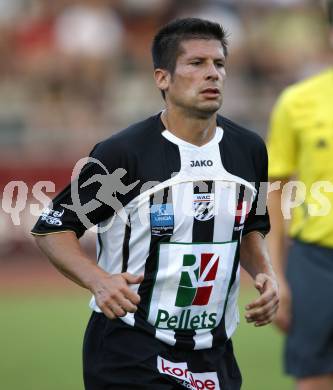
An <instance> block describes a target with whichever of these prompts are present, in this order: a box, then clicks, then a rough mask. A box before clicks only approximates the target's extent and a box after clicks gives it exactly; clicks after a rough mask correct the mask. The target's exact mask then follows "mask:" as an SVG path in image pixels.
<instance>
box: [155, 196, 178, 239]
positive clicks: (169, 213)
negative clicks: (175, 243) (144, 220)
mask: <svg viewBox="0 0 333 390" xmlns="http://www.w3.org/2000/svg"><path fill="white" fill-rule="evenodd" d="M150 223H151V231H152V234H153V235H155V236H164V235H167V236H171V235H172V233H173V227H174V214H173V207H172V204H171V203H162V204H153V205H152V206H151V208H150Z"/></svg>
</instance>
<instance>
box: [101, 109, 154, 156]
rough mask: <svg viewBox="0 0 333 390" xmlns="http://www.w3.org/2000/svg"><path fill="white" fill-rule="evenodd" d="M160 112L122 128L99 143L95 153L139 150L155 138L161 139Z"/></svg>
mask: <svg viewBox="0 0 333 390" xmlns="http://www.w3.org/2000/svg"><path fill="white" fill-rule="evenodd" d="M159 127H160V121H159V114H156V115H154V116H151V117H149V118H147V119H145V120H143V121H140V122H137V123H134V124H132V125H130V126H129V127H127V128H125V129H123V130H120V131H119V132H117V133H116V134H114V135H112V136H111V137H109V138H107V139H105V140H104V141H102V142H100V143H98V144H97V145H96V146H95V148H94V150H93V152H94V154H102V155H104V154H109V153H115V154H116V155H118V154H119V153H125V152H126V153H128V152H133V151H135V150H138V149H140V148H142V147H144V146H145V145H147V144H148V142H147V140H149V144H151V143H152V142H153V141H154V139H159V138H160V135H161V130H160V128H159Z"/></svg>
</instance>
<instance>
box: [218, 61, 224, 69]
mask: <svg viewBox="0 0 333 390" xmlns="http://www.w3.org/2000/svg"><path fill="white" fill-rule="evenodd" d="M216 66H217V67H218V68H224V63H223V62H218V63H217V64H216Z"/></svg>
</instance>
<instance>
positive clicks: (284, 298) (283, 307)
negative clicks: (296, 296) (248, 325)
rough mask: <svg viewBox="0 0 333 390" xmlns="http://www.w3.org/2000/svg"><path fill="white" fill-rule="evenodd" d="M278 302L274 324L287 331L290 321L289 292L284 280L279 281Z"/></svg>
mask: <svg viewBox="0 0 333 390" xmlns="http://www.w3.org/2000/svg"><path fill="white" fill-rule="evenodd" d="M279 286H280V288H279V290H280V303H279V309H278V311H277V313H276V316H275V319H274V324H275V325H276V326H277V327H278V328H279V329H280V330H281V331H282V332H284V333H287V332H288V330H289V328H290V322H291V293H290V288H289V286H288V283H287V282H286V281H285V280H281V281H280V282H279Z"/></svg>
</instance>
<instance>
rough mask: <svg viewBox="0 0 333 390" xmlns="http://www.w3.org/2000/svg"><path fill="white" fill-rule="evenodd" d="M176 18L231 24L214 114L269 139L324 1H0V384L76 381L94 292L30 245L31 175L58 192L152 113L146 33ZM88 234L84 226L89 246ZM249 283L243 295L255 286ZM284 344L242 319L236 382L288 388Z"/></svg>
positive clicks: (270, 389) (258, 389)
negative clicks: (110, 141)
mask: <svg viewBox="0 0 333 390" xmlns="http://www.w3.org/2000/svg"><path fill="white" fill-rule="evenodd" d="M178 16H199V17H205V18H208V19H212V20H215V21H218V22H221V23H222V24H223V25H224V26H225V27H226V28H227V30H228V32H229V36H230V55H229V58H228V63H227V74H228V79H227V84H226V89H225V95H224V96H225V97H224V105H223V109H222V113H223V114H224V115H226V116H228V117H230V118H231V119H233V120H235V121H237V122H239V123H241V124H243V125H245V126H247V127H249V128H252V129H253V130H254V131H256V132H258V133H259V134H260V135H261V136H263V137H265V134H266V129H267V124H268V118H269V113H270V110H271V108H272V105H273V103H274V101H275V100H276V98H277V95H278V93H279V92H280V91H281V90H282V89H283V88H284V87H285V86H286V85H288V84H290V83H292V82H295V81H297V80H299V79H301V78H304V77H306V76H309V75H311V74H313V73H315V72H317V71H319V70H320V69H324V68H325V67H327V66H329V65H331V64H332V54H331V52H330V49H329V43H328V37H327V25H326V19H325V15H324V12H323V10H322V8H321V7H320V1H319V0H318V1H315V0H313V1H310V0H308V1H307V0H270V1H265V0H247V1H243V0H229V1H227V0H57V1H51V0H0V58H1V60H0V198H1V206H2V207H1V208H0V293H1V294H0V312H1V315H0V389H4V390H53V389H62V390H79V389H82V388H83V385H82V380H81V360H80V359H81V357H80V354H81V341H82V335H83V331H84V328H85V325H86V322H87V319H88V316H89V310H88V308H87V300H88V297H89V294H88V293H87V292H85V291H83V290H82V289H80V288H79V287H76V286H74V285H72V284H71V282H69V281H67V280H65V279H64V278H62V277H61V276H59V275H58V274H57V273H56V271H54V270H53V269H52V268H51V266H50V265H49V264H48V263H47V262H46V260H45V259H43V258H42V257H41V255H40V254H39V252H38V251H37V250H36V248H35V246H34V244H33V243H32V240H31V238H30V236H29V230H30V228H31V226H32V225H33V223H34V220H35V219H36V217H35V216H33V215H32V213H31V210H32V209H33V208H31V207H30V206H31V205H32V204H37V205H38V206H33V207H35V208H36V207H37V208H38V209H41V208H42V206H41V204H40V202H39V201H38V199H36V193H37V192H38V187H37V186H36V183H38V182H40V181H51V182H53V183H54V187H52V186H51V187H49V186H48V187H47V188H44V189H43V188H42V187H40V188H42V189H43V191H44V193H45V194H47V195H48V196H49V197H52V196H53V195H54V194H55V193H56V192H58V191H59V190H60V189H61V188H62V187H63V186H64V185H65V183H66V182H67V181H68V180H69V179H70V177H71V171H72V168H73V166H74V164H75V163H76V161H77V160H78V159H79V158H81V157H84V156H87V154H88V153H89V151H90V150H91V148H92V146H93V145H94V144H95V143H97V142H98V141H99V140H101V139H104V138H106V137H108V136H110V135H111V134H113V133H114V132H116V131H117V130H119V129H121V128H123V127H125V126H127V125H128V124H129V123H130V122H133V121H136V120H138V119H140V118H143V117H144V116H145V115H149V114H151V113H154V112H157V111H158V110H160V108H161V107H162V104H163V102H162V100H161V98H160V94H159V92H158V91H157V90H156V89H155V87H154V83H153V80H152V65H151V60H150V42H151V38H152V36H153V35H154V33H155V31H156V30H157V29H158V28H159V27H160V26H161V25H162V24H164V23H165V22H167V21H169V20H170V19H173V18H175V17H178ZM13 181H16V182H24V183H26V186H25V185H24V184H22V183H11V184H9V183H10V182H13ZM42 185H43V183H42V184H41V186H42ZM36 191H37V192H36ZM34 194H35V195H34ZM11 195H13V201H12V200H11ZM37 198H40V197H38V196H37ZM19 199H21V200H20V201H22V199H23V200H24V204H23V206H22V207H21V206H20V207H18V202H19ZM15 208H16V209H17V210H19V212H18V213H16V214H15V215H14V214H13V213H12V211H13V209H15ZM93 244H94V237H93V234H90V233H89V234H87V237H85V238H84V245H85V247H86V249H87V251H89V252H90V253H91V254H92V256H93V255H94V248H93ZM248 286H249V283H248V280H247V281H246V280H245V283H244V286H243V290H242V297H241V302H242V306H244V304H245V302H247V301H248V300H249V299H250V297H251V296H253V294H255V292H253V291H252V290H250V289H249V287H248ZM241 311H242V312H243V309H241ZM281 345H282V339H281V336H280V335H279V334H278V333H277V332H276V331H275V330H274V329H273V328H272V327H267V328H266V329H254V328H252V327H250V326H249V325H246V324H242V325H241V327H240V328H239V330H238V331H237V332H236V337H235V347H236V355H237V356H238V357H239V363H240V365H241V368H242V371H243V374H244V387H243V388H244V390H287V389H291V388H292V385H291V382H290V380H289V379H288V378H286V377H284V376H283V374H282V368H281V362H280V360H281Z"/></svg>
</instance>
